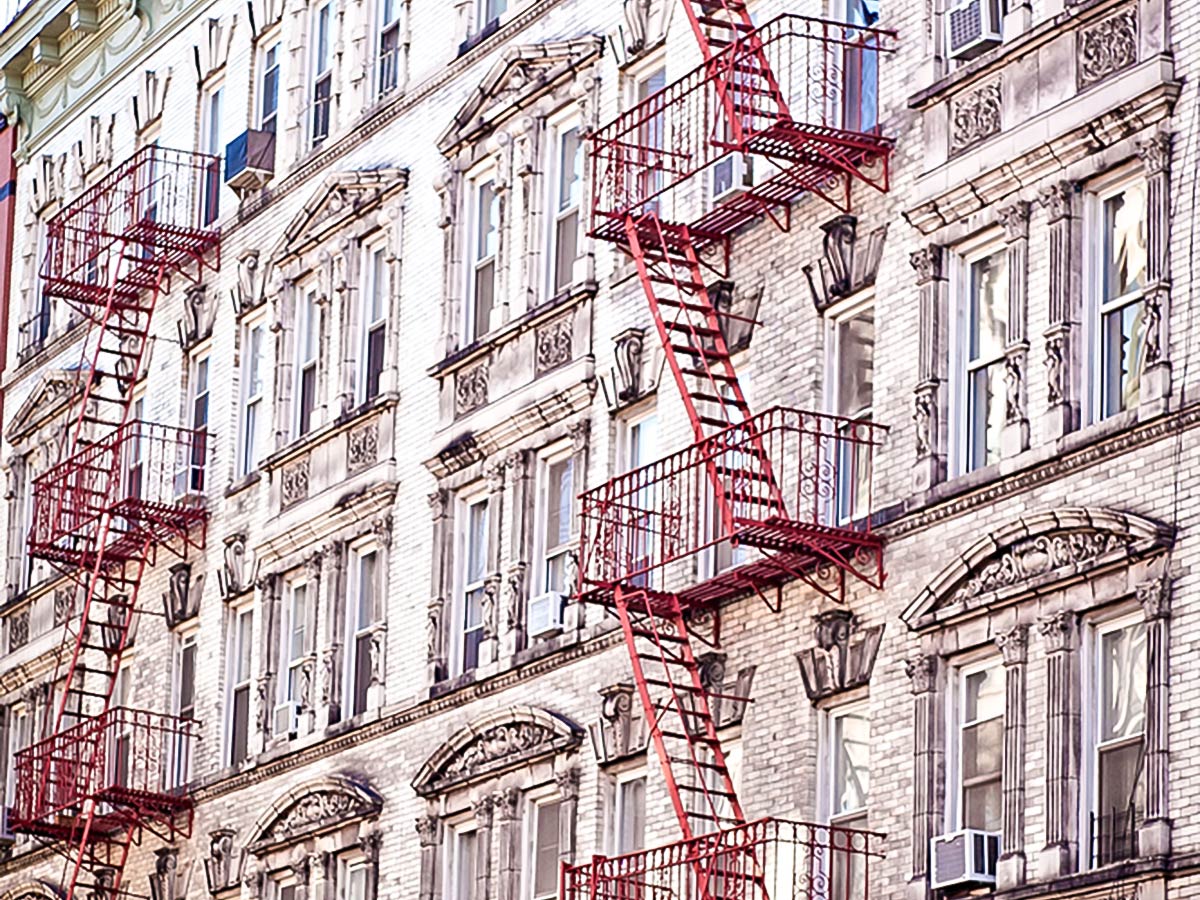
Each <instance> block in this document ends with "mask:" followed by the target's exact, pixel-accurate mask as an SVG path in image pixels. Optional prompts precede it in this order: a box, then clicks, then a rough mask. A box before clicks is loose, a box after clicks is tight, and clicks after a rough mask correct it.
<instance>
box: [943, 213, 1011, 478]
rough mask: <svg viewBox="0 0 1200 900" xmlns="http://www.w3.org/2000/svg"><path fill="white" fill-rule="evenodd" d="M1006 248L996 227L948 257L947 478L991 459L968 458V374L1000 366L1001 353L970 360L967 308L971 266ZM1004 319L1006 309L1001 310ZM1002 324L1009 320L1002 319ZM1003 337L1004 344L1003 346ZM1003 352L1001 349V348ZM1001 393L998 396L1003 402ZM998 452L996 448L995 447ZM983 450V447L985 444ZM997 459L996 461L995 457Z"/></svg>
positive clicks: (969, 318)
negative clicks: (948, 412)
mask: <svg viewBox="0 0 1200 900" xmlns="http://www.w3.org/2000/svg"><path fill="white" fill-rule="evenodd" d="M1006 252H1007V248H1006V246H1005V244H1004V241H1003V236H1002V234H1000V232H998V231H997V230H996V229H988V230H987V231H985V232H984V233H983V234H981V235H979V236H978V237H976V238H974V239H972V240H971V241H969V242H964V243H963V244H961V245H959V246H958V247H956V248H955V250H954V253H953V254H952V259H951V274H952V281H951V298H950V300H951V315H950V321H949V344H950V350H949V356H950V358H949V363H950V365H949V371H950V379H949V380H950V396H949V410H950V415H949V416H948V419H949V432H950V433H949V446H948V447H947V448H946V449H947V460H946V462H947V469H948V471H949V472H950V477H952V478H954V477H958V476H960V475H966V474H968V473H970V472H975V471H978V470H979V469H982V468H986V467H987V466H989V465H995V462H992V463H989V462H987V460H986V458H985V459H984V460H983V461H981V462H978V463H976V462H974V461H973V460H972V458H971V439H972V435H973V434H974V432H973V430H972V424H971V412H972V407H971V402H970V397H971V376H972V375H973V374H974V373H975V372H977V371H979V370H981V369H983V368H990V367H991V366H994V365H1003V362H1004V358H1005V357H1004V353H1003V352H1001V353H1000V354H999V355H997V356H996V357H994V358H992V359H990V361H988V362H981V361H979V360H972V359H971V350H970V339H971V321H972V320H971V311H972V306H973V305H974V298H973V296H972V293H971V271H972V267H973V266H974V265H975V264H976V263H978V262H981V261H982V260H985V259H987V258H989V257H991V256H992V255H994V254H1004V253H1006ZM1008 289H1009V285H1008V283H1007V280H1006V283H1005V289H1004V290H1005V299H1006V300H1007V299H1008ZM1005 315H1006V320H1007V309H1006V310H1005ZM1006 327H1009V328H1011V323H1009V322H1007V321H1006ZM1007 343H1008V341H1007V338H1006V340H1005V344H1006V345H1007ZM1002 351H1003V348H1002ZM1004 400H1005V398H1004V396H1003V395H1001V396H1000V397H999V402H1000V403H1003V402H1004ZM996 450H997V452H999V450H1000V448H999V447H997V448H996ZM985 452H986V447H985ZM997 461H998V460H997Z"/></svg>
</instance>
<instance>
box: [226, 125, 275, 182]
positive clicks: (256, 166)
mask: <svg viewBox="0 0 1200 900" xmlns="http://www.w3.org/2000/svg"><path fill="white" fill-rule="evenodd" d="M274 174H275V133H274V132H273V131H255V130H254V129H251V130H249V131H244V132H242V133H241V134H239V135H238V136H237V137H235V138H234V139H233V140H232V141H230V142H229V143H228V144H227V145H226V146H225V183H226V184H227V185H229V186H230V187H231V188H233V189H234V190H235V191H241V190H247V189H249V190H258V189H259V188H261V187H262V186H263V185H265V184H266V183H267V182H268V181H270V180H271V176H272V175H274Z"/></svg>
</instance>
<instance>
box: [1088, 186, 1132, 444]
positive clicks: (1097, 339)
mask: <svg viewBox="0 0 1200 900" xmlns="http://www.w3.org/2000/svg"><path fill="white" fill-rule="evenodd" d="M1134 186H1141V188H1142V189H1143V192H1145V194H1146V204H1147V209H1146V218H1145V219H1143V221H1142V225H1143V227H1146V228H1148V227H1149V185H1148V182H1147V179H1146V176H1145V174H1144V173H1142V172H1141V171H1139V170H1137V169H1132V168H1130V167H1128V166H1125V167H1121V168H1119V169H1117V170H1115V171H1113V172H1110V173H1107V174H1106V175H1104V176H1102V177H1100V178H1097V179H1095V180H1094V181H1092V182H1090V183H1089V184H1088V185H1087V186H1086V187H1085V189H1084V192H1083V194H1084V196H1083V256H1084V265H1083V297H1084V301H1083V305H1084V310H1083V319H1084V347H1085V352H1086V362H1085V363H1084V365H1083V367H1082V372H1081V373H1080V375H1081V381H1082V392H1081V393H1082V396H1083V397H1084V400H1085V403H1084V409H1083V411H1082V417H1083V420H1084V423H1085V424H1095V423H1097V422H1101V421H1103V420H1105V419H1109V418H1112V417H1113V416H1117V415H1120V414H1121V413H1123V412H1128V410H1125V409H1117V410H1114V411H1113V412H1106V411H1105V399H1106V398H1105V396H1104V383H1105V381H1106V380H1107V374H1106V372H1105V368H1104V355H1105V354H1104V351H1105V344H1104V320H1105V317H1106V316H1107V315H1111V314H1113V313H1118V312H1120V310H1122V309H1124V308H1125V307H1127V306H1133V305H1134V304H1136V303H1141V302H1143V300H1144V299H1145V290H1146V286H1145V285H1143V286H1142V288H1141V290H1139V291H1136V292H1130V293H1127V294H1122V295H1120V296H1119V297H1115V298H1113V299H1111V300H1105V299H1104V279H1105V265H1106V259H1105V240H1106V233H1105V232H1106V229H1105V222H1104V204H1105V203H1106V202H1107V201H1108V200H1111V199H1112V198H1113V197H1116V196H1117V195H1118V194H1122V193H1124V192H1125V191H1126V190H1128V189H1129V188H1130V187H1134ZM1147 252H1149V247H1148V246H1147ZM1143 277H1144V273H1143ZM1138 359H1139V362H1140V361H1141V356H1140V353H1139V357H1138ZM1139 378H1140V373H1139ZM1139 390H1140V388H1139ZM1131 408H1136V407H1131Z"/></svg>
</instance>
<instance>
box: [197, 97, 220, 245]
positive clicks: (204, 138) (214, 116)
mask: <svg viewBox="0 0 1200 900" xmlns="http://www.w3.org/2000/svg"><path fill="white" fill-rule="evenodd" d="M214 108H215V112H214ZM224 114H225V81H224V79H218V80H216V81H213V82H211V83H210V84H206V85H205V86H204V87H203V89H201V91H200V146H201V150H202V152H204V153H207V154H209V155H210V156H214V157H216V162H215V164H213V165H211V166H209V168H208V169H207V170H206V171H205V173H204V195H203V197H202V198H201V202H200V224H201V226H203V227H208V226H210V225H215V224H216V223H217V222H218V221H219V220H220V218H221V191H222V190H224V187H225V186H224V185H223V184H222V182H221V160H222V158H223V156H224V155H225V147H224V145H223V144H222V142H221V131H222V125H223V124H224Z"/></svg>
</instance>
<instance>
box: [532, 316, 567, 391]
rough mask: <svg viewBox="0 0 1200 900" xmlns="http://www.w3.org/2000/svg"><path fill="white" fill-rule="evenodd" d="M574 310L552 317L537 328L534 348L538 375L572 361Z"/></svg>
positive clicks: (535, 367)
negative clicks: (555, 317)
mask: <svg viewBox="0 0 1200 900" xmlns="http://www.w3.org/2000/svg"><path fill="white" fill-rule="evenodd" d="M574 327H575V314H574V312H573V311H572V312H570V313H567V314H566V315H565V316H559V317H558V318H557V319H552V320H550V321H549V322H547V323H546V324H545V325H543V326H542V327H540V328H539V329H538V330H537V334H536V337H535V342H534V343H535V350H534V371H535V373H536V374H538V375H542V374H544V373H546V372H549V371H550V370H551V369H557V368H558V367H559V366H561V365H564V364H565V363H568V362H570V361H571V357H572V355H573V354H572V352H571V351H572V347H571V344H572V336H573V334H574Z"/></svg>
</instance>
